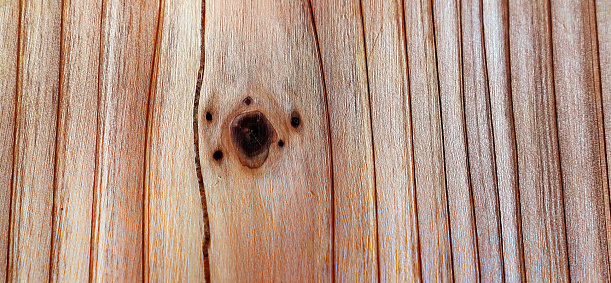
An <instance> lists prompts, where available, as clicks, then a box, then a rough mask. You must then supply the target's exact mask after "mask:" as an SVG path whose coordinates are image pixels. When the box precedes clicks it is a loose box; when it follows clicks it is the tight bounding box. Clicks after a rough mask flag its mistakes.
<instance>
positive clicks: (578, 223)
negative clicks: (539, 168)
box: [551, 0, 611, 282]
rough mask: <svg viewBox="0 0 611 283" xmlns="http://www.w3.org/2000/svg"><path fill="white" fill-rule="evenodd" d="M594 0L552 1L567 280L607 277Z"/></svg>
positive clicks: (601, 134)
mask: <svg viewBox="0 0 611 283" xmlns="http://www.w3.org/2000/svg"><path fill="white" fill-rule="evenodd" d="M594 11H595V9H594V3H593V1H589V0H582V1H580V0H571V1H561V2H552V3H551V14H552V40H553V54H554V57H553V58H554V82H555V91H556V107H557V108H556V110H557V115H558V137H559V143H560V163H561V167H562V183H563V187H564V203H565V216H566V232H567V240H568V256H569V264H570V276H571V280H572V281H576V282H581V281H598V282H603V281H609V280H611V278H610V274H609V251H608V249H609V243H608V239H607V237H608V235H607V233H608V232H607V228H606V224H607V221H608V217H609V215H608V213H609V212H608V208H607V207H608V203H607V202H608V196H607V194H608V193H609V192H608V184H607V176H606V173H607V170H606V161H605V152H604V134H603V129H602V127H603V121H602V105H601V92H600V85H599V83H600V81H599V79H600V77H599V75H600V73H599V70H598V68H599V65H598V58H597V45H596V24H595V23H596V22H595V19H594V16H595V15H594Z"/></svg>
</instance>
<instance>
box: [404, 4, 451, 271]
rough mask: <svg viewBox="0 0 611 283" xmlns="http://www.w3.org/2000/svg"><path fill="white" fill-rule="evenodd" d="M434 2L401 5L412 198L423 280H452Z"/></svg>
mask: <svg viewBox="0 0 611 283" xmlns="http://www.w3.org/2000/svg"><path fill="white" fill-rule="evenodd" d="M432 13H433V9H432V3H431V2H429V1H426V0H421V1H414V2H412V3H410V5H406V7H405V23H406V24H405V26H406V37H407V62H408V69H409V70H410V72H409V83H410V94H412V95H411V105H412V108H411V109H412V110H413V111H412V113H411V115H412V123H413V143H414V168H415V179H416V199H417V204H418V208H417V209H418V212H417V214H418V228H419V235H420V238H419V239H420V249H421V255H420V256H421V260H422V266H421V272H422V278H423V280H424V281H449V280H452V278H453V277H452V248H451V246H450V232H449V223H448V220H449V219H448V207H447V203H448V202H447V195H446V179H445V171H444V157H443V137H442V129H441V110H440V102H439V89H438V81H437V79H438V78H437V66H436V63H437V59H436V57H435V38H434V30H433V15H432Z"/></svg>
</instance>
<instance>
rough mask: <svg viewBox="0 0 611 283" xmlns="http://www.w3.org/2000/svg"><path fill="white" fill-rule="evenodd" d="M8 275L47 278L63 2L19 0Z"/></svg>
mask: <svg viewBox="0 0 611 283" xmlns="http://www.w3.org/2000/svg"><path fill="white" fill-rule="evenodd" d="M20 4H21V9H22V10H21V13H20V19H19V22H20V34H19V53H18V54H19V62H18V64H19V66H18V70H19V73H18V75H17V76H18V78H17V101H16V104H15V107H16V112H17V113H16V117H17V119H16V122H15V128H16V133H15V153H14V163H13V164H14V167H13V183H12V190H13V193H12V204H11V226H10V234H9V237H10V244H9V258H8V275H7V280H10V281H17V280H24V281H37V282H40V281H47V280H49V275H50V270H49V269H50V268H49V266H50V265H49V260H50V258H51V233H52V232H51V231H52V227H53V224H52V210H53V183H54V167H55V138H56V126H57V99H58V88H59V76H60V75H59V66H60V38H61V3H60V1H22V2H21V3H20Z"/></svg>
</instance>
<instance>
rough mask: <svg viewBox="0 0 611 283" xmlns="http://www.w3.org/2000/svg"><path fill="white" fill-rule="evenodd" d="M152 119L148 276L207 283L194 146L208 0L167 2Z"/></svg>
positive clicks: (148, 152) (147, 200)
mask: <svg viewBox="0 0 611 283" xmlns="http://www.w3.org/2000/svg"><path fill="white" fill-rule="evenodd" d="M162 4H163V6H162V7H161V8H162V9H163V12H162V15H163V16H162V18H161V23H160V25H161V26H160V28H159V32H160V39H159V40H160V41H159V43H158V47H159V50H158V61H157V63H156V65H155V67H154V68H155V69H156V82H154V84H155V87H154V89H153V90H152V92H151V93H152V94H151V98H150V107H149V118H148V119H149V122H148V126H147V130H148V137H147V150H146V165H145V166H146V177H145V178H146V179H145V212H144V213H145V216H144V223H145V224H144V225H145V233H144V248H145V250H144V257H145V258H144V268H145V271H144V272H145V273H144V276H145V281H152V282H184V281H188V282H203V281H204V278H205V275H204V253H203V250H202V248H203V245H202V243H203V241H204V239H203V235H204V234H203V225H202V224H203V214H202V204H201V196H200V194H199V185H198V181H197V175H196V172H195V163H194V162H195V153H194V151H193V98H194V97H195V89H196V84H197V76H198V71H199V65H200V54H201V52H200V46H201V22H202V21H201V16H202V15H201V11H202V7H201V4H202V2H201V1H188V2H183V1H174V0H167V1H162Z"/></svg>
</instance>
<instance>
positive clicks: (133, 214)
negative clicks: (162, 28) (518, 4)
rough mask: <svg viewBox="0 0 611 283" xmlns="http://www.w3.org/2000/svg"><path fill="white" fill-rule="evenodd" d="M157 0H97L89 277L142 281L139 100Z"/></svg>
mask: <svg viewBox="0 0 611 283" xmlns="http://www.w3.org/2000/svg"><path fill="white" fill-rule="evenodd" d="M158 12H159V3H157V2H155V1H139V2H131V1H125V2H124V1H119V0H107V1H104V6H103V7H102V15H103V17H102V27H101V29H102V37H101V41H100V42H101V50H100V56H101V58H103V59H102V60H101V61H100V72H99V82H100V83H99V85H100V93H99V97H98V98H99V108H98V143H97V149H96V150H97V157H96V183H95V185H94V207H93V217H94V221H93V223H92V225H93V227H92V233H93V235H92V243H91V249H92V252H91V253H92V254H91V266H90V280H92V281H106V280H117V281H141V280H143V273H144V272H143V262H142V261H143V225H144V224H143V214H144V211H143V207H144V202H143V201H144V173H145V169H144V168H145V158H144V154H145V136H146V132H147V131H146V128H147V105H148V103H149V93H150V88H151V85H150V84H151V82H152V78H151V76H152V74H153V70H152V65H153V58H154V54H155V52H154V50H155V46H156V42H157V41H156V39H157V25H158Z"/></svg>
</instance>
